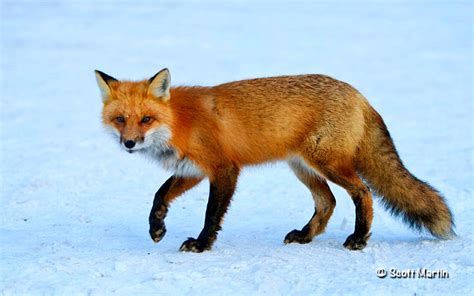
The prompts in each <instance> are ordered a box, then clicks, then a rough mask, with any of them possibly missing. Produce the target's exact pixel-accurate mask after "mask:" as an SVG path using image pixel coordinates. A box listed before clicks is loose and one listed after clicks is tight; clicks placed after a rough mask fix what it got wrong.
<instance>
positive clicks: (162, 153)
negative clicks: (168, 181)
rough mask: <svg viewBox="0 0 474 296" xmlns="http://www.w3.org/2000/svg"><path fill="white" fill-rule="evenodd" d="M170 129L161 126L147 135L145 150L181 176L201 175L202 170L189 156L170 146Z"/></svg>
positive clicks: (166, 167) (169, 169)
mask: <svg viewBox="0 0 474 296" xmlns="http://www.w3.org/2000/svg"><path fill="white" fill-rule="evenodd" d="M169 139H170V131H169V129H167V128H160V129H157V130H155V131H152V132H151V133H149V134H147V135H145V143H144V144H145V146H146V148H145V149H143V152H144V153H145V154H147V155H148V156H150V157H151V158H152V159H154V160H156V161H158V162H159V163H160V164H161V165H162V166H163V168H164V169H165V170H168V171H171V172H173V173H174V174H175V175H177V176H181V177H201V176H203V175H204V173H203V172H202V170H201V169H200V168H199V167H198V166H197V165H196V164H195V163H194V162H193V161H191V160H190V159H188V158H187V157H179V154H178V152H177V151H176V150H175V149H173V148H172V147H170V146H169V144H168V141H169Z"/></svg>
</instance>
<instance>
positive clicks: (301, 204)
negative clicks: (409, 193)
mask: <svg viewBox="0 0 474 296" xmlns="http://www.w3.org/2000/svg"><path fill="white" fill-rule="evenodd" d="M135 3H138V1H137V2H135V1H129V2H120V3H118V2H115V1H41V2H23V1H13V0H11V1H2V15H1V22H2V37H1V38H2V40H1V46H2V54H1V69H2V71H1V74H2V76H1V80H0V81H1V84H2V85H1V89H2V94H1V170H2V173H1V219H2V220H1V226H0V238H1V255H0V256H1V257H0V270H1V282H0V291H1V292H2V294H3V295H14V294H48V295H49V294H57V295H61V294H63V295H64V294H93V295H103V294H110V293H112V292H115V293H117V294H119V295H140V294H155V295H156V294H164V295H180V294H184V295H186V294H187V295H194V294H198V295H199V294H201V295H207V294H219V295H221V294H223V295H231V294H239V295H246V294H268V295H288V294H295V295H308V294H340V295H342V294H363V295H370V294H382V293H383V294H397V295H398V294H400V295H410V294H411V295H413V294H414V293H416V294H417V295H425V294H450V295H453V294H468V293H473V284H472V277H473V275H474V262H473V247H472V244H473V226H474V225H473V220H474V219H473V210H474V206H473V175H472V172H473V167H474V157H473V148H474V143H473V95H472V69H473V63H472V37H471V36H472V33H473V32H472V9H473V7H472V4H469V1H466V2H457V1H436V2H432V1H430V2H416V1H415V2H414V1H407V2H400V1H391V2H380V1H365V2H355V1H350V2H329V1H327V2H315V1H305V2H304V1H298V2H288V3H283V2H281V3H280V2H274V1H271V2H270V1H268V2H258V3H254V1H252V2H251V1H249V2H243V1H232V2H219V1H191V2H187V3H185V2H176V1H167V2H162V3H157V2H151V1H150V2H149V3H148V4H140V5H139V4H135ZM165 66H166V67H168V68H170V70H171V74H172V77H173V82H174V83H175V84H204V85H212V84H216V83H220V82H226V81H230V80H236V79H243V78H249V77H258V76H271V75H279V74H297V73H325V74H328V75H331V76H334V77H336V78H339V79H341V80H345V81H347V82H349V83H351V84H353V85H354V86H356V87H357V88H358V89H359V90H360V91H361V92H362V93H363V94H365V95H366V96H367V97H368V98H369V100H370V101H371V102H372V104H373V105H374V106H375V108H376V109H377V110H378V111H379V112H380V113H381V114H382V115H383V117H384V118H385V120H386V122H387V125H388V126H389V129H390V131H391V133H392V135H393V137H394V140H395V143H396V145H397V147H398V149H399V152H400V154H401V157H402V159H403V160H404V162H405V164H406V165H407V167H408V168H409V169H410V170H411V171H412V172H413V173H414V174H415V175H417V176H418V177H420V178H421V179H424V180H427V181H429V182H430V183H431V184H433V185H434V186H435V187H437V188H438V189H439V190H440V191H441V192H443V193H444V195H445V196H446V198H447V200H448V203H449V205H450V206H451V208H452V210H453V212H454V214H455V218H456V224H457V233H458V235H459V237H458V238H456V239H454V240H452V241H437V240H435V239H432V238H431V237H429V236H428V235H423V234H421V235H420V234H417V233H414V232H413V231H411V230H409V229H408V228H407V227H405V226H404V225H403V224H402V223H401V222H400V221H398V220H396V219H393V218H391V217H390V215H389V214H388V213H387V212H385V211H384V210H383V209H382V208H381V207H379V206H378V205H376V208H375V218H374V224H373V236H372V239H371V240H370V243H369V245H368V247H367V248H366V249H364V250H363V251H361V252H351V251H348V250H345V249H344V248H343V247H342V243H343V241H344V239H345V238H346V236H347V235H349V234H350V233H351V231H352V230H353V225H354V208H353V205H352V202H351V200H350V198H349V197H348V196H347V194H346V193H345V192H344V191H343V190H341V189H339V188H338V187H336V186H332V188H333V189H334V190H333V191H334V193H335V195H336V197H337V202H338V205H337V208H336V210H335V213H334V216H333V218H332V219H331V221H330V224H329V226H328V229H327V231H326V233H325V234H323V235H322V236H320V237H318V238H317V239H315V240H314V241H313V242H312V243H311V244H308V245H288V246H286V245H283V243H282V241H283V237H284V236H285V234H286V233H287V232H288V231H290V230H292V229H294V228H300V227H302V226H303V225H304V224H305V223H306V222H307V220H308V219H309V218H310V216H311V214H312V199H311V197H310V195H309V193H308V192H307V191H306V189H305V188H304V187H303V185H301V184H300V183H298V182H297V180H296V178H295V177H294V176H293V175H292V173H291V172H290V170H289V169H288V168H287V167H286V166H284V165H282V164H273V165H267V166H264V167H258V168H249V169H247V170H245V171H244V173H243V175H242V177H241V178H240V181H239V187H238V192H237V194H236V195H235V197H234V202H233V204H232V206H231V208H230V210H229V213H228V215H227V216H226V220H225V224H224V230H223V231H222V232H221V233H220V236H219V239H218V241H217V243H216V244H215V247H214V249H213V250H212V251H211V252H207V253H203V254H190V253H180V252H178V248H179V246H180V244H181V242H182V241H183V240H184V239H185V238H187V237H188V236H196V235H197V234H198V233H199V231H200V229H201V226H202V224H203V220H204V212H205V206H206V201H207V184H204V183H203V184H202V185H200V186H199V187H198V188H196V189H194V190H192V191H190V192H189V193H187V194H186V195H185V196H183V197H182V198H181V199H180V200H178V201H177V202H176V203H175V204H173V207H172V208H171V210H170V213H169V217H168V219H167V226H168V234H167V236H166V237H165V238H164V240H163V241H162V242H160V243H159V244H153V243H152V241H151V239H150V238H149V237H148V221H147V217H148V213H149V209H150V207H151V201H152V198H153V194H154V192H155V190H156V189H157V188H158V187H159V185H160V184H161V183H162V182H164V180H165V179H166V178H167V176H168V175H169V174H168V173H167V172H164V171H162V170H161V169H159V168H157V167H156V165H155V164H153V163H150V162H149V161H147V160H145V159H142V158H141V157H140V156H137V155H130V154H128V153H124V152H123V151H121V150H120V149H119V148H118V147H117V144H116V143H114V142H113V141H112V140H111V139H110V138H109V137H108V135H107V134H106V133H105V132H104V131H103V130H102V128H101V124H100V117H99V114H100V109H101V102H100V97H99V91H98V89H97V87H96V84H95V80H94V75H93V69H96V68H97V69H100V70H103V71H105V72H106V73H109V74H111V75H113V76H116V77H117V78H133V79H141V78H145V77H149V76H151V75H153V74H154V73H155V72H156V71H158V70H160V69H161V68H163V67H165ZM379 267H383V268H387V269H388V268H392V267H393V268H397V269H399V270H406V269H411V268H423V267H424V268H428V269H430V270H435V269H444V270H446V271H448V272H449V279H431V280H428V279H390V278H385V279H379V278H378V277H377V276H376V274H375V270H376V269H377V268H379Z"/></svg>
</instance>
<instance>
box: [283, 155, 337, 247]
mask: <svg viewBox="0 0 474 296" xmlns="http://www.w3.org/2000/svg"><path fill="white" fill-rule="evenodd" d="M288 164H289V166H290V168H291V169H292V170H293V172H294V173H295V175H296V177H298V179H299V180H300V181H301V182H302V183H303V184H304V185H305V186H306V187H307V188H308V189H309V190H310V191H311V195H312V196H313V199H314V203H315V207H314V214H313V216H312V217H311V219H310V220H309V222H308V223H307V224H306V225H305V226H304V227H303V228H302V229H301V230H296V229H295V230H293V231H290V232H289V233H288V234H287V235H286V236H285V240H284V242H285V243H286V244H288V243H300V244H304V243H309V242H311V240H312V239H313V237H314V236H316V235H318V234H320V233H322V232H323V231H324V229H325V228H326V225H327V223H328V221H329V218H331V215H332V213H333V211H334V207H335V206H336V199H335V198H334V195H333V194H332V192H331V189H330V188H329V186H328V184H327V182H326V180H324V178H322V177H321V176H319V175H318V174H317V172H316V171H314V170H313V169H312V168H310V167H308V166H307V165H306V164H304V162H303V160H299V159H292V160H290V161H288Z"/></svg>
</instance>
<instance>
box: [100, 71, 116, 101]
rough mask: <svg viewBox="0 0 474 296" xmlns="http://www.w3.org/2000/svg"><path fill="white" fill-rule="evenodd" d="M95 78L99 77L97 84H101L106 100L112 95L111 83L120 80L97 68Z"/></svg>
mask: <svg viewBox="0 0 474 296" xmlns="http://www.w3.org/2000/svg"><path fill="white" fill-rule="evenodd" d="M95 78H96V79H97V84H98V85H99V88H100V92H101V93H102V101H104V102H105V100H107V98H109V97H110V85H109V83H110V82H114V81H118V80H117V79H115V78H113V77H112V76H109V75H107V74H105V73H104V72H101V71H99V70H95Z"/></svg>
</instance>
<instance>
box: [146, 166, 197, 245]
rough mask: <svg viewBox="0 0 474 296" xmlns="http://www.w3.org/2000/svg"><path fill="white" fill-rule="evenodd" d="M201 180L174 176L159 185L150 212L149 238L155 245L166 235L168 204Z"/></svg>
mask: <svg viewBox="0 0 474 296" xmlns="http://www.w3.org/2000/svg"><path fill="white" fill-rule="evenodd" d="M202 179H203V178H183V177H178V176H176V175H174V176H171V177H170V178H169V179H168V180H166V182H165V183H164V184H163V185H161V187H160V189H158V191H157V192H156V194H155V199H154V200H153V206H152V208H151V211H150V217H149V222H150V236H151V238H152V239H153V241H154V242H155V243H157V242H159V241H160V240H161V239H162V238H163V237H164V236H165V234H166V227H165V221H164V220H165V217H166V213H168V207H169V205H170V203H171V202H172V201H173V200H174V199H175V198H177V197H178V196H180V195H181V194H183V193H184V192H185V191H187V190H189V189H191V188H193V187H194V186H196V185H197V184H199V182H201V180H202Z"/></svg>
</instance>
